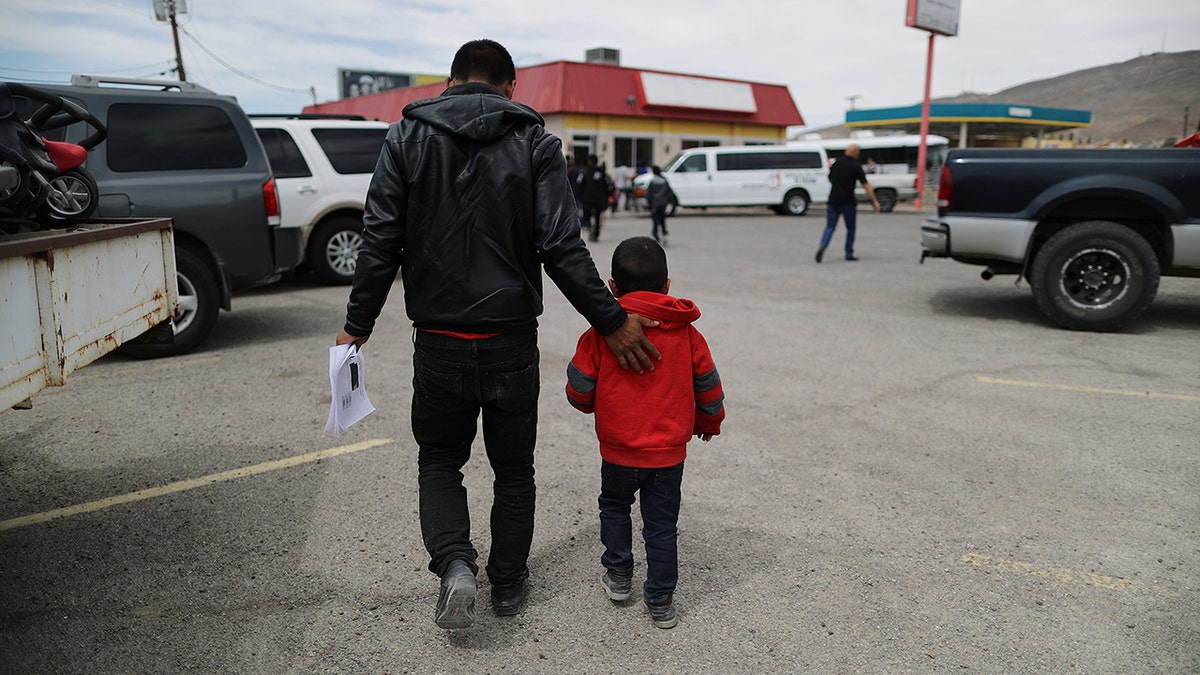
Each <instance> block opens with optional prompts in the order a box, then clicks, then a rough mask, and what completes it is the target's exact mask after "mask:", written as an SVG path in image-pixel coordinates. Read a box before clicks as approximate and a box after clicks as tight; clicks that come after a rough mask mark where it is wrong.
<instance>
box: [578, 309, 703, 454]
mask: <svg viewBox="0 0 1200 675" xmlns="http://www.w3.org/2000/svg"><path fill="white" fill-rule="evenodd" d="M620 302H621V306H622V307H624V308H625V311H627V312H629V313H630V314H640V315H642V316H644V317H647V318H650V319H654V320H656V321H659V322H660V323H659V326H658V327H657V328H647V329H645V331H646V337H648V338H650V341H651V342H653V343H654V346H655V347H657V348H658V351H659V353H661V354H662V361H660V362H658V363H656V364H655V366H654V370H647V371H645V372H644V373H642V374H641V375H638V374H637V373H635V372H633V371H626V370H621V366H620V364H619V363H617V357H616V356H614V355H613V353H612V350H610V349H609V348H608V345H607V344H605V342H604V338H603V337H601V336H600V335H599V334H598V333H597V332H596V331H595V329H589V330H588V331H587V332H586V333H584V334H583V335H582V336H581V337H580V338H579V345H578V346H577V348H576V350H575V357H574V358H573V359H571V363H570V365H568V366H567V400H569V401H570V402H571V405H573V406H575V407H576V408H578V409H579V410H580V411H582V412H585V413H591V412H594V413H595V415H596V436H597V437H598V438H599V439H600V456H601V457H603V458H604V459H605V460H606V461H608V462H611V463H613V464H618V465H621V466H631V467H638V468H663V467H668V466H675V465H676V464H678V463H680V462H682V461H683V460H684V457H686V455H687V442H688V441H689V440H691V438H692V436H693V435H696V434H713V435H716V434H719V433H721V421H722V420H724V419H725V405H724V401H725V394H724V392H723V391H722V389H721V377H720V375H718V374H717V368H716V366H715V365H714V364H713V360H712V354H711V353H710V352H709V350H708V343H707V342H705V341H704V336H702V335H701V334H700V331H698V330H696V329H695V328H694V327H693V326H692V322H693V321H695V320H696V319H699V318H700V310H699V308H697V307H696V304H695V303H693V302H692V301H691V300H686V299H684V298H673V297H671V296H669V295H664V294H662V293H650V292H647V291H635V292H633V293H627V294H626V295H623V296H621V298H620Z"/></svg>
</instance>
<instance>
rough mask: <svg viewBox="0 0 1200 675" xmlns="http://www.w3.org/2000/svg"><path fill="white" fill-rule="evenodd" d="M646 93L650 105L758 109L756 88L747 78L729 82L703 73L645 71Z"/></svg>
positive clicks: (643, 88)
mask: <svg viewBox="0 0 1200 675" xmlns="http://www.w3.org/2000/svg"><path fill="white" fill-rule="evenodd" d="M640 75H641V80H642V93H643V94H644V95H645V97H646V105H662V106H671V107H674V108H698V109H701V110H729V111H733V112H740V113H753V112H758V105H757V103H755V100H754V88H753V87H751V86H750V85H749V84H748V83H746V82H726V81H723V80H709V79H706V78H703V77H687V76H684V75H666V74H663V73H647V72H642V73H641V74H640Z"/></svg>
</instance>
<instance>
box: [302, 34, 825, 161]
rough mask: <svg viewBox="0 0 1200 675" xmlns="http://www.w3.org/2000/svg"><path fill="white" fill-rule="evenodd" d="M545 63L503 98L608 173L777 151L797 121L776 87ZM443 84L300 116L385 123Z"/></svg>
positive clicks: (523, 71) (606, 52)
mask: <svg viewBox="0 0 1200 675" xmlns="http://www.w3.org/2000/svg"><path fill="white" fill-rule="evenodd" d="M600 52H602V53H603V54H602V55H600V56H601V58H604V57H607V58H606V59H605V60H604V61H589V62H586V63H580V62H575V61H555V62H553V63H546V64H542V65H537V66H529V67H525V68H518V69H517V88H516V93H515V94H514V96H513V98H514V100H516V101H519V102H521V103H524V104H526V105H528V106H530V107H532V108H533V109H534V110H537V111H538V112H539V113H541V115H542V117H544V118H545V120H546V129H547V130H548V131H550V132H551V133H553V134H555V135H557V136H558V137H559V138H560V139H562V141H563V146H564V148H565V149H566V152H568V154H570V155H572V156H574V157H575V158H582V157H586V156H587V155H589V154H595V155H597V156H599V158H600V161H601V163H604V164H607V165H608V166H609V167H614V166H619V165H621V164H625V165H626V166H631V167H632V166H638V165H640V164H660V165H665V164H666V162H667V161H668V160H669V159H670V158H671V157H672V156H673V155H674V154H675V153H678V152H679V151H680V150H684V149H687V148H691V147H698V146H709V145H763V144H769V145H774V144H782V143H783V142H785V141H786V140H787V128H788V127H789V126H795V125H802V124H804V119H803V118H802V117H801V116H800V111H799V110H798V109H797V108H796V103H795V101H793V100H792V95H791V93H790V92H789V91H788V89H787V87H786V86H784V85H777V84H762V83H759V82H746V81H741V80H731V79H723V78H715V77H705V76H700V75H684V74H680V73H670V72H665V71H658V70H642V69H636V68H624V67H622V66H620V65H619V64H618V63H617V61H618V56H617V54H616V51H615V50H610V49H600V50H589V53H588V56H589V57H592V56H593V55H594V54H597V53H600ZM444 89H445V83H437V84H427V85H422V86H415V87H407V88H403V89H391V90H388V91H384V92H380V93H378V94H370V95H367V96H358V97H355V98H347V99H342V100H340V101H332V102H329V103H321V104H318V105H313V106H308V107H306V108H305V109H304V112H306V113H322V114H354V115H362V116H364V117H367V118H368V119H378V120H383V121H387V122H391V121H394V120H397V119H400V117H401V115H402V111H403V109H404V106H406V105H408V104H409V103H411V102H413V101H418V100H421V99H425V98H431V97H434V96H437V95H439V94H441V93H442V91H443V90H444Z"/></svg>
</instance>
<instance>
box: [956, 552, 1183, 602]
mask: <svg viewBox="0 0 1200 675" xmlns="http://www.w3.org/2000/svg"><path fill="white" fill-rule="evenodd" d="M960 560H961V562H962V563H964V564H966V565H970V566H972V567H983V568H986V569H995V570H1000V571H1002V572H1008V573H1010V574H1018V575H1026V576H1031V577H1038V578H1041V579H1046V580H1048V581H1055V582H1058V583H1061V584H1082V585H1084V586H1093V587H1095V588H1103V589H1106V590H1110V591H1129V592H1133V593H1159V594H1162V595H1166V596H1169V597H1179V595H1178V594H1177V593H1175V592H1173V591H1170V590H1166V589H1164V588H1160V587H1158V586H1154V585H1151V584H1148V583H1146V582H1144V581H1134V580H1132V579H1127V578H1125V577H1114V576H1110V575H1107V574H1097V573H1095V572H1083V571H1080V570H1073V569H1069V568H1066V567H1047V566H1044V565H1037V564H1034V563H1029V562H1022V561H1019V560H1012V559H1009V558H1000V557H993V556H990V555H982V554H979V553H966V554H964V555H963V556H962V558H960Z"/></svg>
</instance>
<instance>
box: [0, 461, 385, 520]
mask: <svg viewBox="0 0 1200 675" xmlns="http://www.w3.org/2000/svg"><path fill="white" fill-rule="evenodd" d="M393 442H394V441H393V440H392V439H390V438H375V439H372V440H369V441H363V442H361V443H354V444H353V445H343V446H341V447H338V448H330V449H328V450H319V451H317V452H310V453H308V454H307V455H297V456H295V457H286V458H284V459H277V460H274V461H271V462H263V463H262V464H255V465H254V466H247V467H244V468H241V469H233V470H232V471H223V472H221V473H214V474H211V475H208V476H201V477H200V478H193V479H191V480H182V481H179V482H176V483H168V484H166V485H160V486H159V487H154V488H147V489H145V490H138V491H137V492H130V493H128V494H123V495H117V496H116V497H108V498H107V499H98V500H96V501H94V502H87V503H84V504H76V505H75V506H66V507H63V508H61V509H53V510H51V511H44V512H42V513H34V514H32V515H28V516H21V517H20V518H13V519H11V520H0V532H3V531H4V530H12V529H15V528H18V527H25V526H27V525H35V524H37V523H44V522H46V521H49V520H54V519H56V518H65V517H67V516H77V515H80V514H83V513H91V512H92V511H99V510H101V509H107V508H109V507H112V506H117V505H119V504H128V503H130V502H140V501H142V500H145V499H153V498H154V497H161V496H163V495H169V494H171V493H173V492H183V491H184V490H192V489H195V488H198V487H204V486H206V485H212V484H213V483H222V482H225V481H231V480H234V479H237V478H245V477H246V476H255V475H258V474H260V473H267V472H268V471H278V470H279V469H287V468H290V467H293V466H299V465H301V464H307V463H309V462H316V461H318V460H322V459H328V458H330V457H337V456H339V455H348V454H350V453H352V452H359V451H362V450H367V449H370V448H374V447H377V446H380V445H387V444H388V443H393Z"/></svg>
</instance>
